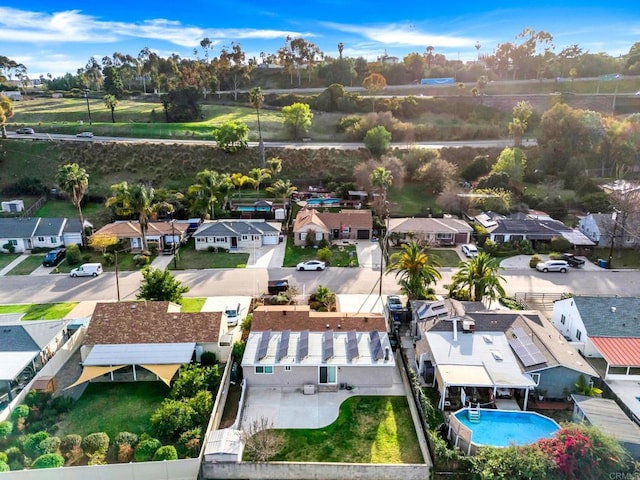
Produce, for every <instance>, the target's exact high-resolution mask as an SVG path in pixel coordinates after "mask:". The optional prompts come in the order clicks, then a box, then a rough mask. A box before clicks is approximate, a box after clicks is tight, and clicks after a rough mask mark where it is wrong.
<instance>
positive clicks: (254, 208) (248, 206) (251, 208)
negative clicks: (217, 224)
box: [236, 205, 271, 212]
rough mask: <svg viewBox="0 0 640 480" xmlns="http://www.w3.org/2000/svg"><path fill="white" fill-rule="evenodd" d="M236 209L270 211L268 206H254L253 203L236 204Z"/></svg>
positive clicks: (242, 210)
mask: <svg viewBox="0 0 640 480" xmlns="http://www.w3.org/2000/svg"><path fill="white" fill-rule="evenodd" d="M236 210H238V211H239V212H270V211H271V209H270V208H269V207H254V206H253V205H238V206H236Z"/></svg>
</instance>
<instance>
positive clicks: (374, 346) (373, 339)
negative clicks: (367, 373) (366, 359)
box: [369, 330, 383, 360]
mask: <svg viewBox="0 0 640 480" xmlns="http://www.w3.org/2000/svg"><path fill="white" fill-rule="evenodd" d="M369 348H370V349H371V357H372V358H373V359H374V360H380V359H381V358H382V356H383V354H382V345H381V343H380V332H378V331H377V330H374V331H371V332H369Z"/></svg>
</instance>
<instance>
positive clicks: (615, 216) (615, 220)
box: [607, 210, 618, 268]
mask: <svg viewBox="0 0 640 480" xmlns="http://www.w3.org/2000/svg"><path fill="white" fill-rule="evenodd" d="M611 219H612V220H613V230H612V231H611V248H609V261H608V262H607V268H612V266H611V260H612V259H613V245H614V244H615V242H616V230H617V228H618V211H617V210H616V211H615V212H613V213H612V214H611Z"/></svg>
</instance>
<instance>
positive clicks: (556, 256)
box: [549, 252, 562, 260]
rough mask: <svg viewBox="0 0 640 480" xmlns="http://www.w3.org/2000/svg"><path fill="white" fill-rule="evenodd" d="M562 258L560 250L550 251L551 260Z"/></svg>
mask: <svg viewBox="0 0 640 480" xmlns="http://www.w3.org/2000/svg"><path fill="white" fill-rule="evenodd" d="M561 258H562V254H561V253H558V252H549V259H551V260H560V259H561Z"/></svg>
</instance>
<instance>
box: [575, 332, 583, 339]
mask: <svg viewBox="0 0 640 480" xmlns="http://www.w3.org/2000/svg"><path fill="white" fill-rule="evenodd" d="M576 338H577V339H578V340H580V339H581V338H582V332H581V331H580V330H576Z"/></svg>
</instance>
